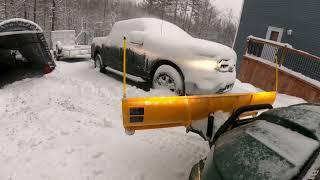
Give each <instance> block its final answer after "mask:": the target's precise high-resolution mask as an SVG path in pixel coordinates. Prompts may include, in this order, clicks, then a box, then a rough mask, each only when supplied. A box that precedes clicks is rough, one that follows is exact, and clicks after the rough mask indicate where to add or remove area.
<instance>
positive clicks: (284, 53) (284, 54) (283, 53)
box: [279, 45, 288, 67]
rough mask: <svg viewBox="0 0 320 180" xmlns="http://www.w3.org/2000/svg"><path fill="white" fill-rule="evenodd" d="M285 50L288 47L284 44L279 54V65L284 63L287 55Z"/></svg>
mask: <svg viewBox="0 0 320 180" xmlns="http://www.w3.org/2000/svg"><path fill="white" fill-rule="evenodd" d="M287 51H288V47H287V45H285V46H284V48H283V50H282V54H281V60H280V64H279V66H280V67H281V66H282V64H283V63H284V60H285V57H286V55H287Z"/></svg>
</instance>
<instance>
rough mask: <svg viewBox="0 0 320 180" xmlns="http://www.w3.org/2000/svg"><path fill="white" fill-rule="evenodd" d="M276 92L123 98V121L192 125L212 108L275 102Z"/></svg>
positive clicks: (127, 124)
mask: <svg viewBox="0 0 320 180" xmlns="http://www.w3.org/2000/svg"><path fill="white" fill-rule="evenodd" d="M275 99H276V92H260V93H251V94H227V95H208V96H177V97H150V98H124V99H123V100H122V115H123V125H124V128H125V129H126V130H127V131H131V132H133V131H135V130H144V129H157V128H167V127H177V126H185V127H188V126H190V125H191V123H192V121H196V120H202V119H205V118H208V115H209V114H210V113H212V112H217V111H223V112H231V113H232V112H233V111H235V110H237V109H238V108H240V107H243V106H248V105H258V104H273V103H274V101H275Z"/></svg>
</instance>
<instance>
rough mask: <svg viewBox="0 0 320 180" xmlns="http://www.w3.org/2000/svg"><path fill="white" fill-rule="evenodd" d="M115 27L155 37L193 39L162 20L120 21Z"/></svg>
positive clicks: (139, 19)
mask: <svg viewBox="0 0 320 180" xmlns="http://www.w3.org/2000/svg"><path fill="white" fill-rule="evenodd" d="M115 27H119V28H125V29H132V28H135V30H136V31H144V32H146V33H148V34H149V33H151V34H153V35H161V36H169V37H171V36H173V37H191V35H189V34H188V33H187V32H185V31H184V30H182V29H181V28H179V27H178V26H176V25H174V24H172V23H170V22H168V21H165V20H161V19H156V18H136V19H129V20H124V21H119V22H117V23H116V24H115Z"/></svg>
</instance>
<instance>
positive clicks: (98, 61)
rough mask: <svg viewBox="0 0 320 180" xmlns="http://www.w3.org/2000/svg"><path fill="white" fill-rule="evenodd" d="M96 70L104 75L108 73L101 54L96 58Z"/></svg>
mask: <svg viewBox="0 0 320 180" xmlns="http://www.w3.org/2000/svg"><path fill="white" fill-rule="evenodd" d="M94 68H95V69H96V70H98V71H100V72H102V73H103V72H105V71H106V67H105V66H104V65H103V63H102V58H101V56H100V54H97V55H96V57H95V58H94Z"/></svg>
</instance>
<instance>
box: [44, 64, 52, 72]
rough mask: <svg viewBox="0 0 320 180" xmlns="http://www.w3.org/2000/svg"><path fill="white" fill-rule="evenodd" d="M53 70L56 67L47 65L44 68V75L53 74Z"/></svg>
mask: <svg viewBox="0 0 320 180" xmlns="http://www.w3.org/2000/svg"><path fill="white" fill-rule="evenodd" d="M53 70H54V67H52V66H50V65H48V64H45V65H44V66H43V73H44V74H49V73H51V72H52V71H53Z"/></svg>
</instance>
